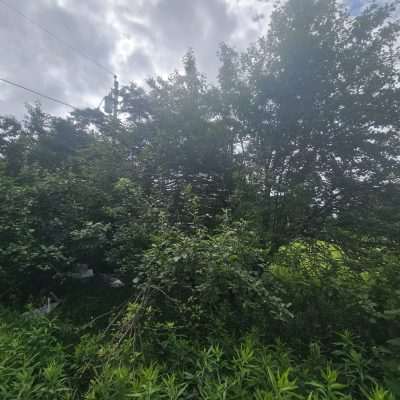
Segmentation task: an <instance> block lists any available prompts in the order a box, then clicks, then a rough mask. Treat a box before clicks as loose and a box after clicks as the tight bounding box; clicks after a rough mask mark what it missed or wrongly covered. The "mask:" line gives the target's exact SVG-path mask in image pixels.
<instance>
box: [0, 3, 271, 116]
mask: <svg viewBox="0 0 400 400" xmlns="http://www.w3.org/2000/svg"><path fill="white" fill-rule="evenodd" d="M4 1H5V2H7V3H8V4H9V5H11V6H13V7H15V8H17V9H19V10H20V11H22V12H23V13H24V14H26V15H28V16H29V17H30V18H32V19H33V20H35V21H37V22H38V23H39V24H41V25H42V26H44V27H45V28H47V29H48V30H49V31H51V32H52V33H54V34H55V35H57V36H58V37H60V38H63V39H64V40H65V41H68V42H69V43H70V44H71V45H72V46H74V47H77V48H79V49H80V50H81V51H82V52H85V53H86V54H87V55H88V56H90V57H91V58H93V59H95V60H97V61H98V62H99V63H100V64H102V65H104V66H105V67H107V68H108V69H110V70H111V71H115V72H116V73H117V74H118V76H119V77H120V81H121V83H122V84H124V83H128V82H129V81H138V82H143V81H144V80H145V79H146V78H148V77H151V76H154V75H163V76H166V75H168V74H169V73H171V72H173V70H174V69H176V68H180V66H181V59H182V56H183V55H184V53H185V52H186V51H187V49H188V48H189V47H191V48H193V49H194V51H195V53H196V56H197V59H198V64H199V68H200V70H201V71H202V72H204V73H205V74H206V75H207V76H208V77H209V78H210V79H215V76H216V73H217V69H218V59H217V56H216V53H217V50H218V46H219V43H221V42H227V43H229V44H232V45H235V46H236V47H237V48H245V47H246V46H247V45H248V44H249V43H251V42H253V41H254V40H256V39H257V37H259V36H260V35H261V34H263V33H265V31H266V29H267V26H268V15H269V13H270V10H271V8H272V5H271V4H270V3H268V2H265V1H259V0H4ZM261 14H263V15H265V18H264V19H259V18H258V16H259V15H261ZM0 19H1V25H0V48H1V61H0V77H1V78H5V79H9V80H12V81H15V82H18V83H20V84H22V85H25V86H27V87H29V88H32V89H35V90H38V91H40V92H43V93H45V94H47V95H50V96H53V97H56V98H59V99H61V100H64V101H66V102H68V103H71V104H73V105H76V106H77V107H85V106H97V105H98V104H99V102H100V100H101V98H102V97H103V96H104V95H105V94H107V92H108V90H109V88H110V87H111V85H112V76H111V75H110V74H107V73H106V72H105V71H104V70H102V69H101V68H98V67H97V66H96V65H94V64H92V63H91V62H89V61H88V60H87V59H85V58H83V57H81V56H80V55H79V54H77V53H75V52H73V51H71V50H70V49H68V48H66V47H64V46H63V45H62V44H61V43H60V42H58V41H57V40H54V39H53V38H51V37H50V36H48V35H47V34H46V33H45V32H43V31H42V30H40V29H38V28H36V27H35V26H33V25H32V24H30V23H29V22H28V21H27V20H25V19H24V18H22V17H21V16H19V15H16V14H15V12H13V11H12V10H10V9H9V8H7V7H5V6H4V5H3V4H1V2H0ZM35 99H36V96H35V95H31V94H29V93H27V92H24V91H23V90H20V89H17V88H14V87H11V86H7V85H6V84H4V83H1V82H0V114H15V115H17V116H18V117H21V116H22V115H23V113H24V103H25V102H32V101H34V100H35ZM40 101H41V102H42V104H43V107H44V109H45V110H46V111H47V112H52V113H65V112H68V111H69V110H68V109H66V108H65V107H63V106H59V105H57V104H54V103H52V102H50V101H47V100H40Z"/></svg>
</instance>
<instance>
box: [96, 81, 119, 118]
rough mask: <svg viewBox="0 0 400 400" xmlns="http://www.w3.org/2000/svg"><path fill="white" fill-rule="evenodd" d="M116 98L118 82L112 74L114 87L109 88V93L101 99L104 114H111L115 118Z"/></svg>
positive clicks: (116, 115) (116, 111)
mask: <svg viewBox="0 0 400 400" xmlns="http://www.w3.org/2000/svg"><path fill="white" fill-rule="evenodd" d="M118 99H119V83H118V77H117V75H114V87H113V88H112V89H111V92H110V94H108V95H107V96H106V97H104V99H103V101H104V112H105V113H106V114H112V115H113V117H114V118H115V119H117V118H118ZM100 104H101V103H100ZM99 107H100V106H99Z"/></svg>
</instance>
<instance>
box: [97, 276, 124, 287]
mask: <svg viewBox="0 0 400 400" xmlns="http://www.w3.org/2000/svg"><path fill="white" fill-rule="evenodd" d="M101 277H102V278H103V280H104V282H106V283H107V284H108V285H109V286H110V287H112V288H121V287H124V286H125V283H124V282H122V281H121V279H119V278H118V277H116V276H114V275H111V274H101Z"/></svg>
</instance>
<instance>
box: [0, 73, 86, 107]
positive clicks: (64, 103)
mask: <svg viewBox="0 0 400 400" xmlns="http://www.w3.org/2000/svg"><path fill="white" fill-rule="evenodd" d="M0 81H1V82H4V83H7V84H9V85H12V86H15V87H18V88H20V89H23V90H26V91H27V92H30V93H33V94H36V95H37V96H40V97H43V98H45V99H47V100H51V101H53V102H55V103H59V104H62V105H64V106H67V107H70V108H73V109H74V110H77V109H78V108H77V107H75V106H73V105H72V104H69V103H66V102H65V101H62V100H58V99H56V98H55V97H52V96H48V95H46V94H43V93H40V92H38V91H36V90H33V89H29V88H27V87H26V86H23V85H20V84H19V83H16V82H13V81H10V80H8V79H4V78H0Z"/></svg>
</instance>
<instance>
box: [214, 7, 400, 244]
mask: <svg viewBox="0 0 400 400" xmlns="http://www.w3.org/2000/svg"><path fill="white" fill-rule="evenodd" d="M395 9H396V8H395V5H393V4H387V5H383V6H378V5H377V4H372V5H371V6H369V7H368V8H366V9H365V10H364V11H363V12H362V14H360V15H358V16H352V15H350V14H349V12H348V11H347V10H346V9H344V8H343V6H342V5H341V4H340V3H339V2H338V1H336V0H329V1H322V0H302V1H294V0H290V1H288V2H286V3H284V4H283V5H281V6H279V7H277V8H276V9H275V11H274V13H273V15H272V22H271V26H270V30H269V33H268V35H267V37H265V38H262V39H260V41H259V42H258V43H257V44H256V45H255V46H253V47H252V48H251V49H249V51H248V52H247V53H246V54H244V55H243V57H242V62H241V64H240V67H238V68H237V70H236V71H235V70H234V69H233V68H232V66H233V65H234V59H235V57H236V55H235V54H234V53H233V52H231V53H230V54H229V52H228V50H227V49H226V48H225V49H224V58H223V66H222V69H221V76H220V82H221V89H222V91H223V93H225V95H224V99H225V101H227V102H228V104H230V106H231V108H232V111H231V115H234V116H235V118H234V120H235V123H236V125H238V126H239V127H240V132H241V133H240V135H241V137H243V138H244V141H245V144H246V147H245V148H244V149H243V150H242V152H243V153H244V155H243V158H244V159H245V160H246V167H247V172H246V173H245V174H246V180H247V181H249V180H250V181H252V182H254V183H255V184H256V186H257V188H258V189H257V193H258V204H259V207H260V209H261V210H262V215H263V221H264V227H265V229H266V230H267V232H268V236H269V238H270V240H271V241H272V243H273V246H272V247H273V248H274V249H276V248H278V247H279V245H280V244H282V243H284V242H285V241H290V240H292V239H293V238H296V237H299V236H300V237H301V236H302V237H316V236H319V237H325V238H327V239H328V238H329V239H334V236H335V235H334V233H333V230H332V229H330V230H329V232H328V226H330V227H331V228H332V227H333V226H334V227H335V228H339V227H340V228H341V232H342V233H343V230H345V231H351V232H353V233H357V234H359V235H360V234H362V231H360V230H359V229H358V228H359V227H360V221H362V220H365V219H367V220H368V219H369V218H374V217H373V215H375V214H376V212H378V209H379V207H376V206H375V205H376V204H377V203H379V204H381V205H382V204H383V202H382V196H385V193H386V192H387V191H390V192H391V193H392V196H393V195H395V192H396V190H394V189H393V187H394V186H396V185H398V177H399V166H400V164H399V159H398V154H399V145H400V141H399V128H400V126H399V120H398V118H397V115H398V111H399V99H400V97H399V90H400V88H399V85H398V81H399V71H398V69H397V63H398V61H399V52H398V48H397V46H396V40H397V37H398V33H399V29H400V25H399V23H398V21H395V20H393V14H394V11H395ZM227 71H230V72H229V74H230V77H228V78H227V75H228V72H227ZM227 79H228V83H227V82H226V80H227ZM225 87H229V88H231V89H230V92H229V93H228V92H227V90H226V89H224V88H225ZM233 88H238V89H237V90H234V89H233ZM232 93H233V94H232ZM232 97H233V100H232ZM243 127H245V129H243ZM242 142H243V139H242ZM396 196H397V194H396ZM378 198H379V199H380V200H378ZM381 217H382V213H381ZM381 232H382V231H381ZM370 233H371V235H372V236H373V235H374V234H375V233H377V232H374V230H373V229H371V230H370Z"/></svg>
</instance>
